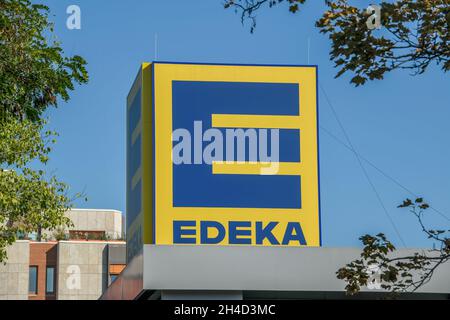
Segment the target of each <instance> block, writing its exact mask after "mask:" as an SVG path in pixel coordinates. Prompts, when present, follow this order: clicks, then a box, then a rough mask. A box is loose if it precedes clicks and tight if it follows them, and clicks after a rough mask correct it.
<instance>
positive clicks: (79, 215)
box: [67, 209, 123, 239]
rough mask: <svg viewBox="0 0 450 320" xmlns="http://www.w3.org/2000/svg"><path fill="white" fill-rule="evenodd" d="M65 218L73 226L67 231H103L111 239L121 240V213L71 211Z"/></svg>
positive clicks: (84, 210)
mask: <svg viewBox="0 0 450 320" xmlns="http://www.w3.org/2000/svg"><path fill="white" fill-rule="evenodd" d="M67 216H68V217H69V218H70V219H71V220H72V223H73V224H74V226H73V227H71V228H69V230H81V231H105V233H106V234H107V235H108V236H109V237H110V238H111V239H120V238H122V236H123V234H122V220H123V217H122V212H120V211H117V210H91V209H72V210H69V211H68V212H67Z"/></svg>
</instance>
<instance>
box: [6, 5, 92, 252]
mask: <svg viewBox="0 0 450 320" xmlns="http://www.w3.org/2000/svg"><path fill="white" fill-rule="evenodd" d="M48 14H49V9H48V8H47V7H46V6H43V5H38V4H32V3H31V1H29V0H1V1H0V261H4V260H5V259H6V258H7V257H6V248H7V246H8V245H10V244H12V243H13V242H14V241H15V240H16V239H17V237H18V235H20V234H22V235H23V234H27V233H31V232H37V233H38V234H39V233H40V231H41V230H42V229H49V230H54V229H56V228H57V227H58V226H64V225H68V224H70V221H69V219H68V218H66V217H65V215H64V213H65V211H66V210H67V209H68V208H70V206H71V202H72V201H73V198H72V199H71V198H69V196H68V187H67V186H66V185H65V184H64V183H62V182H59V181H58V180H57V179H56V177H50V178H48V177H47V175H46V174H45V172H44V171H43V170H35V169H32V168H31V167H32V166H31V164H33V165H34V167H35V166H39V165H45V164H46V163H47V161H48V154H49V152H50V151H51V145H52V144H53V143H54V142H55V136H56V133H54V132H51V131H45V130H44V128H45V124H46V120H45V119H44V117H43V114H44V111H45V110H47V108H48V107H49V106H55V107H56V106H57V103H58V100H59V99H62V100H68V99H69V91H71V90H73V89H74V86H75V84H77V83H78V84H82V83H86V82H87V81H88V75H87V71H86V68H85V66H86V62H85V61H84V59H83V58H81V57H79V56H73V57H65V56H64V52H63V50H62V48H61V46H60V44H59V43H58V42H57V41H55V40H52V37H53V26H52V24H51V23H50V22H49V19H48ZM77 196H79V195H75V197H77Z"/></svg>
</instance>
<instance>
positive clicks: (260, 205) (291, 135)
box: [127, 62, 320, 246]
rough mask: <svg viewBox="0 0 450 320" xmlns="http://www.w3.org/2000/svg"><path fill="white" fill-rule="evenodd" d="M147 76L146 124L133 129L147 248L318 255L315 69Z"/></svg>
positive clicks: (149, 71) (227, 69)
mask: <svg viewBox="0 0 450 320" xmlns="http://www.w3.org/2000/svg"><path fill="white" fill-rule="evenodd" d="M143 70H144V71H143V72H142V73H143V74H144V75H143V76H142V79H143V80H142V81H141V89H135V91H136V92H138V93H139V94H140V95H141V96H142V97H143V98H141V104H142V108H141V114H142V118H140V117H138V116H136V117H135V118H136V119H137V120H135V123H138V124H137V127H136V128H137V129H130V127H133V125H132V124H131V123H130V121H129V122H128V124H129V126H128V128H129V130H128V132H129V137H130V140H129V141H128V144H131V143H133V142H134V143H138V145H140V146H141V148H140V151H141V153H140V154H139V155H138V158H139V159H141V164H140V165H138V164H134V162H133V160H132V158H133V157H130V156H129V161H128V164H129V165H128V168H129V175H128V177H129V179H128V180H129V182H130V186H131V187H132V186H135V187H136V186H138V189H139V190H142V198H141V199H140V205H137V206H135V207H139V210H138V209H135V210H134V211H136V212H137V211H140V212H141V214H142V215H143V217H142V218H141V219H140V220H138V221H141V222H140V223H142V235H139V236H142V238H143V243H155V244H198V245H200V244H206V245H265V246H272V245H273V246H278V245H284V246H319V245H320V214H319V182H318V181H319V179H318V154H317V150H318V145H317V144H318V142H317V96H316V92H317V70H316V67H310V66H249V65H208V64H184V63H165V62H164V63H163V62H155V63H152V64H148V65H145V66H144V67H143ZM146 75H147V76H146ZM132 118H133V116H132V115H130V116H129V117H128V119H132ZM149 145H150V147H149ZM128 150H129V151H130V150H131V148H130V147H129V148H128ZM130 158H131V159H130ZM135 162H137V161H135ZM130 166H131V167H133V168H134V169H132V168H130ZM149 181H151V182H149ZM131 187H130V188H131ZM127 199H128V200H127V203H128V205H129V207H130V209H131V208H132V207H133V201H136V199H135V198H133V196H132V192H130V196H128V197H127ZM136 215H139V213H135V214H134V216H136ZM130 220H131V219H130ZM127 221H128V220H127ZM130 222H131V223H132V221H130ZM134 228H136V227H134ZM130 240H131V239H130Z"/></svg>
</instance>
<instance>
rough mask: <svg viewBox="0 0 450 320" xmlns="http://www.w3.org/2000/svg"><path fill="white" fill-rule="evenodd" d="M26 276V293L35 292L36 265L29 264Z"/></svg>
mask: <svg viewBox="0 0 450 320" xmlns="http://www.w3.org/2000/svg"><path fill="white" fill-rule="evenodd" d="M29 273H30V275H29V278H28V293H31V294H37V280H38V267H37V266H30V271H29Z"/></svg>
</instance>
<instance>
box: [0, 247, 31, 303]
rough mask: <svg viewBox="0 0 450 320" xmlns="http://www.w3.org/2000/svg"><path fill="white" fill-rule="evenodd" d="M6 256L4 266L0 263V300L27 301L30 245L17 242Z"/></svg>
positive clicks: (8, 250)
mask: <svg viewBox="0 0 450 320" xmlns="http://www.w3.org/2000/svg"><path fill="white" fill-rule="evenodd" d="M7 254H8V260H7V261H6V264H3V263H0V300H27V299H28V276H29V260H30V243H29V242H28V241H27V240H18V241H16V242H15V243H14V244H13V245H11V246H10V247H8V249H7Z"/></svg>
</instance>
